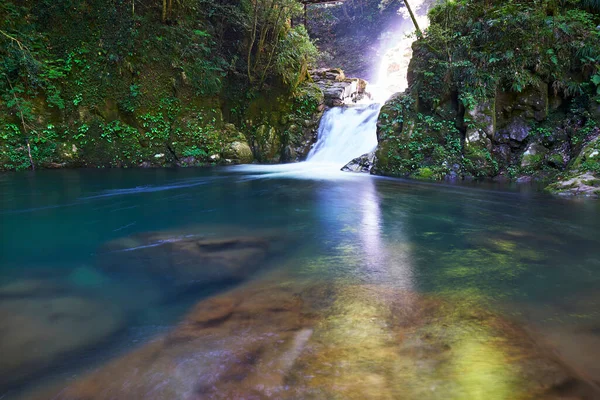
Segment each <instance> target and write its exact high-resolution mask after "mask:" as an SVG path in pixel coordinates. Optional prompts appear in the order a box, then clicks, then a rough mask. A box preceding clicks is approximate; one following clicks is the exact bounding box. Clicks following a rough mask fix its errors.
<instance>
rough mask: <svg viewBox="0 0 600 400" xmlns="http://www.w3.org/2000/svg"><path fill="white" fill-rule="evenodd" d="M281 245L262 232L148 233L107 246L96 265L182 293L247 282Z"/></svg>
mask: <svg viewBox="0 0 600 400" xmlns="http://www.w3.org/2000/svg"><path fill="white" fill-rule="evenodd" d="M282 245H283V238H282V237H281V236H279V237H277V236H271V235H270V234H260V233H253V234H248V235H240V234H238V235H223V234H220V235H214V234H199V233H197V232H196V233H190V232H187V231H185V232H148V233H143V234H137V235H134V236H130V237H126V238H122V239H117V240H114V241H112V242H109V243H107V244H106V245H104V246H103V247H102V248H101V249H100V251H99V252H98V267H99V268H100V269H101V270H103V271H105V272H107V273H113V274H114V273H120V274H132V275H137V276H142V277H145V278H150V279H153V280H157V281H160V282H163V283H166V284H168V285H171V286H173V287H174V288H175V289H176V290H178V289H185V288H188V287H190V286H198V285H207V284H211V283H218V282H227V281H239V280H243V279H245V278H247V277H249V276H250V275H251V274H253V273H255V272H256V271H258V270H259V269H260V268H261V267H263V266H264V265H265V263H266V261H267V258H268V257H269V256H271V255H273V254H274V253H276V252H278V251H279V250H281V246H282Z"/></svg>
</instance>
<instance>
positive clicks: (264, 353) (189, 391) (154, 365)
mask: <svg viewBox="0 0 600 400" xmlns="http://www.w3.org/2000/svg"><path fill="white" fill-rule="evenodd" d="M482 393H484V394H488V395H489V396H488V397H487V398H490V399H495V398H498V399H501V398H505V396H509V397H511V398H548V399H560V398H565V399H566V398H573V399H584V398H593V396H594V388H593V387H592V385H589V384H588V383H587V382H586V381H585V380H583V379H581V378H580V377H579V376H578V375H577V374H576V373H575V372H574V371H573V370H571V369H570V368H569V367H568V366H567V365H565V364H564V363H563V362H562V361H561V360H560V359H558V358H557V357H555V356H554V353H553V352H552V351H551V350H550V349H547V348H545V347H544V345H543V344H541V342H540V341H538V340H536V338H535V336H534V335H532V334H530V333H528V332H527V331H525V330H524V329H522V328H521V327H519V326H518V325H517V324H515V323H512V322H510V321H508V320H506V319H504V318H502V317H500V316H498V315H496V314H493V313H490V312H488V311H485V310H482V309H480V308H478V307H475V306H473V304H472V303H470V302H467V303H464V302H461V301H459V299H454V300H453V301H447V300H444V299H440V298H437V297H433V296H423V295H419V294H417V293H414V292H409V291H405V290H400V289H397V288H392V287H389V286H379V285H344V284H330V283H329V284H328V283H314V282H313V283H311V282H306V281H304V282H299V281H298V280H293V279H290V277H289V276H285V275H277V276H272V277H271V278H268V279H263V280H260V281H256V282H254V283H252V284H250V285H247V286H243V287H239V288H237V289H235V290H232V291H230V292H228V293H225V294H222V295H220V296H218V297H214V298H210V299H207V300H205V301H202V302H201V303H199V304H198V305H197V306H196V307H195V308H194V309H193V310H192V311H191V312H190V313H189V314H188V316H187V317H186V318H185V319H184V321H183V322H182V323H181V324H180V325H179V326H178V327H176V328H175V329H174V330H173V331H172V332H170V333H169V334H167V335H166V336H165V337H163V338H162V339H160V340H157V341H154V342H152V343H150V344H147V345H145V346H143V347H141V348H140V349H138V350H136V351H133V352H131V353H130V354H127V355H125V356H124V357H122V358H120V359H118V360H115V361H113V362H111V363H109V364H108V365H106V366H104V367H103V368H101V369H100V370H98V371H96V372H93V373H91V374H89V375H88V376H86V377H83V378H82V379H78V380H77V381H76V382H74V383H72V384H69V385H68V387H66V388H63V389H61V390H60V392H59V393H58V394H52V395H50V396H48V393H45V396H46V397H45V398H48V397H50V398H55V399H62V400H75V399H82V398H85V399H90V400H104V399H106V400H108V399H111V400H113V399H146V400H154V399H156V400H159V399H194V400H199V399H241V398H248V399H254V398H256V399H263V398H277V399H299V398H314V399H333V398H345V399H367V398H369V399H371V398H377V399H379V398H381V399H397V398H408V399H415V398H427V399H445V398H461V399H467V398H476V397H480V396H481V395H482ZM32 398H35V397H32ZM40 398H44V397H40Z"/></svg>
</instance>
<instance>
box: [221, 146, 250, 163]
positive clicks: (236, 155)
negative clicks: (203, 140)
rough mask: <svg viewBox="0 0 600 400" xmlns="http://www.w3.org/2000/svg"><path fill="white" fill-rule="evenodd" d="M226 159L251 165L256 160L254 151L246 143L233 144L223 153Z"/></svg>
mask: <svg viewBox="0 0 600 400" xmlns="http://www.w3.org/2000/svg"><path fill="white" fill-rule="evenodd" d="M223 156H224V158H228V159H233V160H238V162H239V163H240V164H249V163H251V162H252V161H253V160H254V156H253V154H252V149H251V148H250V146H249V145H248V143H246V142H239V141H237V142H233V143H231V144H230V145H229V146H228V148H227V149H226V150H225V151H224V152H223Z"/></svg>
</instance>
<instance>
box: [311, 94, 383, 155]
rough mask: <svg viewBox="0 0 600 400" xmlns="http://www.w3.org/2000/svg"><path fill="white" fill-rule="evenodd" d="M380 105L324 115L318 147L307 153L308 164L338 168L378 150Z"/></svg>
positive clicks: (347, 109)
mask: <svg viewBox="0 0 600 400" xmlns="http://www.w3.org/2000/svg"><path fill="white" fill-rule="evenodd" d="M380 108H381V105H380V104H375V103H372V104H361V105H355V106H351V107H333V108H331V109H329V110H327V111H326V112H325V114H324V115H323V118H322V119H321V123H320V124H319V131H318V133H317V143H316V144H315V146H314V147H313V148H312V149H311V150H310V153H308V157H307V160H306V161H307V162H309V163H330V164H339V166H340V167H343V166H344V165H345V164H346V163H348V162H349V161H351V160H352V159H354V158H356V157H359V156H361V155H363V154H365V153H369V152H371V151H373V150H375V147H376V146H377V134H376V131H377V116H378V115H379V109H380Z"/></svg>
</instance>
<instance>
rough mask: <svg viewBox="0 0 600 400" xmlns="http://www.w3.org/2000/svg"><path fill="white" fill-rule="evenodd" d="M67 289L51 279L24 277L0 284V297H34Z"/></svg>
mask: <svg viewBox="0 0 600 400" xmlns="http://www.w3.org/2000/svg"><path fill="white" fill-rule="evenodd" d="M64 290H65V287H64V285H60V284H59V283H58V282H55V281H53V280H49V279H23V280H17V281H14V282H10V283H7V284H5V285H2V286H0V299H2V298H4V297H9V298H10V297H16V298H18V297H32V296H48V295H55V294H57V293H60V292H63V291H64Z"/></svg>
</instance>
